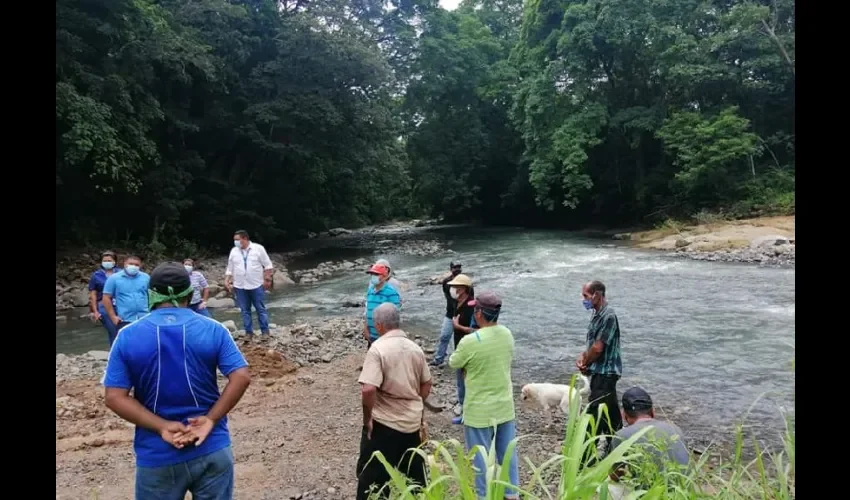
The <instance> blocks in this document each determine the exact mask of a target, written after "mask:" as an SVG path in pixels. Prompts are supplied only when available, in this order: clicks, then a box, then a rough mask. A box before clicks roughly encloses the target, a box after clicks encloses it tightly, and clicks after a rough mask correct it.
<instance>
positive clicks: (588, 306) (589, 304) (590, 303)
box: [581, 299, 593, 311]
mask: <svg viewBox="0 0 850 500" xmlns="http://www.w3.org/2000/svg"><path fill="white" fill-rule="evenodd" d="M581 303H582V305H584V308H585V309H587V310H588V311H589V310H591V309H593V301H592V300H588V299H584V300H582V301H581Z"/></svg>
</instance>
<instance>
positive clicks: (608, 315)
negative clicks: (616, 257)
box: [576, 281, 623, 453]
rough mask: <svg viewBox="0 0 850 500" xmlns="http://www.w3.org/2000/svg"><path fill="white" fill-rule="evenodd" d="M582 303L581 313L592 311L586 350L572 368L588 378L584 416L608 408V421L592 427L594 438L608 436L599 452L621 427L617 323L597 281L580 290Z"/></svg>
mask: <svg viewBox="0 0 850 500" xmlns="http://www.w3.org/2000/svg"><path fill="white" fill-rule="evenodd" d="M581 295H582V299H583V300H582V303H583V304H584V307H585V309H587V310H591V309H592V310H593V316H592V317H591V319H590V325H589V326H588V328H587V350H585V351H584V352H582V353H581V355H580V356H579V357H578V359H577V360H576V368H578V369H579V371H581V373H583V374H584V375H587V376H589V377H590V396H589V397H588V399H589V401H590V404H589V405H588V408H587V410H588V413H589V414H591V415H593V417H594V418H598V415H599V406H600V405H601V404H603V403H604V404H605V405H606V406H607V408H608V418H605V416H604V414H603V417H602V419H601V420H600V421H599V423H598V425H597V427H596V435H597V436H600V435H605V436H609V437H607V438H605V441H604V444H603V443H600V450H602V453H604V450H607V449H608V444H609V443H610V440H611V438H610V436H611V435H612V434H613V433H615V432H617V431H618V430H620V429H621V428H622V427H623V419H622V415H621V414H620V405H619V401H618V399H617V381H618V380H619V379H620V376H621V375H622V374H623V360H622V358H621V357H620V322H619V321H618V320H617V314H616V313H615V312H614V309H613V308H612V307H611V306H609V305H608V300H607V299H606V298H605V285H603V284H602V282H601V281H591V282H590V283H587V284H586V285H584V287H582V290H581Z"/></svg>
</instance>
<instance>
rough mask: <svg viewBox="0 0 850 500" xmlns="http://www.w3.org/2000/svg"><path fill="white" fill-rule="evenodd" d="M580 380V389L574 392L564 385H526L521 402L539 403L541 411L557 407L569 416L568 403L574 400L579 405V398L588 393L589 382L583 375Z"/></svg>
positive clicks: (574, 389) (571, 388)
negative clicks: (532, 401) (531, 400)
mask: <svg viewBox="0 0 850 500" xmlns="http://www.w3.org/2000/svg"><path fill="white" fill-rule="evenodd" d="M579 378H581V384H582V386H581V389H578V390H576V388H574V387H570V386H569V385H565V384H545V383H540V384H526V385H524V386H523V387H522V400H523V401H525V400H527V399H529V398H530V399H533V400H535V401H537V402H538V403H540V406H542V407H543V411H547V412H548V411H549V409H550V408H554V407H558V408H560V409H561V411H562V412H564V415H569V414H570V401H573V400H574V399H577V400H578V403H581V398H582V397H583V396H585V395H587V393H589V392H590V380H588V379H587V377H585V376H584V375H579Z"/></svg>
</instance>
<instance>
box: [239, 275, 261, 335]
mask: <svg viewBox="0 0 850 500" xmlns="http://www.w3.org/2000/svg"><path fill="white" fill-rule="evenodd" d="M234 290H236V302H237V303H238V304H239V309H240V311H242V325H243V326H244V327H245V333H246V334H248V335H253V334H254V323H253V321H252V320H251V306H254V309H256V310H257V319H258V320H259V321H260V332H261V333H269V313H268V311H266V304H265V302H263V299H265V294H266V290H265V289H264V288H263V287H261V286H260V287H257V288H255V289H253V290H244V289H242V288H234Z"/></svg>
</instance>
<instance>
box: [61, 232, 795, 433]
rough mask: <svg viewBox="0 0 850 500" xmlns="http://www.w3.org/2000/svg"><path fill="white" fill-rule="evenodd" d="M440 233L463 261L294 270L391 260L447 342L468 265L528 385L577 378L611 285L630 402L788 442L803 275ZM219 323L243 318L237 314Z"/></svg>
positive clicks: (562, 239) (409, 312)
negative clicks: (599, 296)
mask: <svg viewBox="0 0 850 500" xmlns="http://www.w3.org/2000/svg"><path fill="white" fill-rule="evenodd" d="M434 234H435V237H437V238H440V239H442V240H444V241H445V243H446V245H447V247H448V248H450V249H451V251H450V252H448V253H444V254H440V255H435V256H429V257H421V256H409V255H393V254H392V253H391V252H386V253H384V254H381V255H375V254H373V253H372V252H367V251H364V250H344V249H332V250H326V251H321V252H319V253H314V254H312V255H311V256H309V257H306V258H302V259H301V260H300V261H296V262H293V263H292V264H291V265H290V270H293V269H298V268H299V267H302V268H306V267H310V266H313V265H315V264H316V263H318V262H319V261H322V260H329V259H338V258H348V259H352V258H354V257H360V256H365V257H368V258H370V259H372V258H377V257H379V256H381V257H386V258H388V259H389V260H390V262H391V263H392V265H393V268H394V271H395V273H396V278H398V279H399V280H400V281H401V282H402V283H403V284H404V285H406V288H407V289H406V291H404V292H403V293H402V298H403V300H404V305H403V321H404V322H405V329H406V330H408V331H409V332H411V333H417V334H421V335H423V336H424V337H425V338H427V339H436V336H437V332H438V330H439V325H440V322H441V321H442V316H443V313H444V311H445V300H444V298H443V295H442V292H441V290H440V288H439V287H438V286H434V285H427V284H425V282H426V281H427V279H428V278H429V277H432V276H434V275H436V274H439V273H442V272H444V271H445V270H446V269H447V267H448V264H449V261H451V260H454V261H461V262H462V263H463V265H464V271H465V273H467V274H469V275H470V276H472V278H473V281H474V282H475V287H476V289H477V290H484V289H492V290H495V291H496V292H498V293H499V294H501V295H502V297H503V301H504V306H503V313H502V315H501V317H500V320H499V321H500V323H502V324H503V325H505V326H507V327H508V328H510V329H511V330H512V332H513V334H514V336H515V338H516V361H515V364H514V374H513V379H514V383H515V385H516V386H517V387H519V386H521V385H523V384H525V383H529V382H558V383H568V382H569V377H570V376H571V375H572V374H573V373H574V372H575V367H574V360H575V358H576V356H577V355H578V354H579V352H580V351H581V350H582V348H583V346H584V339H585V332H586V328H587V324H588V321H589V318H590V315H589V313H588V312H586V311H585V310H584V308H583V307H582V304H581V297H580V290H581V285H582V284H583V283H585V282H587V281H589V280H592V279H598V280H601V281H602V282H604V283H605V285H606V286H607V288H608V300H609V303H610V305H611V306H612V307H613V308H614V309H615V310H616V312H617V314H618V317H619V320H620V327H621V335H622V337H621V346H622V352H623V366H624V373H623V378H622V380H621V381H620V383H619V384H618V388H619V392H620V393H622V391H623V390H625V389H626V388H628V387H630V386H632V385H640V386H642V387H643V388H644V389H646V390H647V391H648V392H649V393H650V394H651V395H652V397H653V399H654V401H655V403H656V407H657V411H660V413H661V414H662V415H665V414H666V415H667V416H668V417H669V418H671V419H672V420H674V421H675V422H676V423H678V424H679V425H680V426H681V427H682V428H683V429H684V430H685V432H686V434H687V435H688V436H689V438H690V439H691V440H692V441H696V443H693V444H695V445H697V446H698V443H702V444H703V445H704V444H707V443H708V442H709V441H712V440H717V441H721V442H723V441H726V442H727V443H728V440H729V439H731V438H732V429H733V427H734V425H735V424H736V423H738V422H740V421H741V420H742V419H744V417H746V420H745V425H746V427H747V432H748V434H750V435H755V436H756V437H757V438H759V440H761V441H763V442H764V443H765V444H769V445H773V446H775V445H777V444H778V442H779V434H780V433H781V432H782V427H783V415H784V413H785V412H786V411H793V407H794V383H795V378H794V373H793V371H792V369H791V362H792V359H793V357H794V347H793V346H794V343H795V339H794V320H795V298H794V294H795V271H794V270H793V269H778V268H767V267H757V266H752V265H741V264H726V263H715V262H699V261H692V260H682V259H674V258H670V257H667V256H665V255H664V254H661V253H657V252H649V251H641V250H636V249H632V248H628V247H626V246H615V245H612V244H609V243H608V242H601V241H600V240H589V239H582V238H579V237H576V236H575V235H570V234H567V233H563V232H553V231H524V230H506V229H474V228H460V229H459V228H454V229H446V230H442V231H438V232H435V233H434ZM366 284H367V276H366V275H365V274H362V273H360V272H348V273H344V274H340V275H337V276H334V277H331V278H329V279H326V280H323V281H321V282H320V283H318V284H315V285H307V286H300V285H299V286H290V287H287V288H285V289H283V290H281V291H279V292H276V293H275V294H274V295H273V296H272V297H271V298H270V299H269V301H268V305H269V308H270V309H271V311H270V313H271V319H272V322H274V323H277V324H287V323H292V322H297V321H298V320H299V319H300V318H304V317H315V316H333V315H342V314H352V312H354V311H356V313H360V312H361V311H362V309H358V310H352V309H350V308H344V307H341V304H342V303H343V302H344V301H346V300H352V299H353V300H357V299H359V298H362V295H363V293H364V291H365V288H366ZM214 314H215V316H216V318H217V319H220V320H223V319H237V315H236V314H234V313H233V312H225V311H214ZM239 323H240V322H239V321H238V320H237V324H239ZM56 328H57V332H56V350H57V353H59V352H63V353H80V352H85V351H87V350H90V349H105V348H106V339H105V337H106V335H105V333H104V332H103V330H102V329H101V328H100V327H93V326H92V325H91V323H86V322H84V321H76V320H72V321H69V322H67V323H57V325H56Z"/></svg>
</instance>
